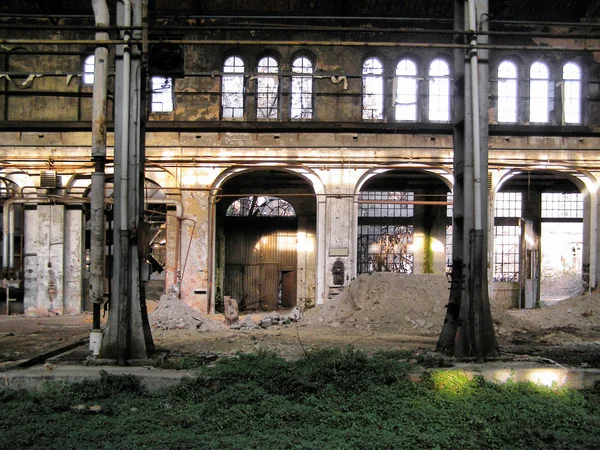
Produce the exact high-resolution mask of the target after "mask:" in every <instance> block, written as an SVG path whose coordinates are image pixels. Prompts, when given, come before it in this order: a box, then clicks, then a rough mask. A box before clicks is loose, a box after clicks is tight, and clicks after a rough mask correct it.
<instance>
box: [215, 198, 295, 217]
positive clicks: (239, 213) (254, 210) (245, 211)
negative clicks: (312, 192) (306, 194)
mask: <svg viewBox="0 0 600 450" xmlns="http://www.w3.org/2000/svg"><path fill="white" fill-rule="evenodd" d="M225 215H226V216H230V217H295V216H296V211H295V210H294V207H293V206H292V205H291V204H290V203H289V202H287V201H286V200H283V199H281V198H279V197H267V196H252V197H243V198H239V199H237V200H235V201H234V202H233V203H232V204H231V205H229V208H227V212H226V214H225Z"/></svg>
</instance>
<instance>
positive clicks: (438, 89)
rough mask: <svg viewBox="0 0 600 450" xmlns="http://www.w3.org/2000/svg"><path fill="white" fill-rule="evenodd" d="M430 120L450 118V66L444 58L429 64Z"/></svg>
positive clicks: (443, 120) (442, 120) (441, 120)
mask: <svg viewBox="0 0 600 450" xmlns="http://www.w3.org/2000/svg"><path fill="white" fill-rule="evenodd" d="M429 120H432V121H440V122H447V121H449V120H450V67H449V66H448V63H447V62H446V61H444V60H443V59H434V60H433V61H432V63H431V65H430V66H429Z"/></svg>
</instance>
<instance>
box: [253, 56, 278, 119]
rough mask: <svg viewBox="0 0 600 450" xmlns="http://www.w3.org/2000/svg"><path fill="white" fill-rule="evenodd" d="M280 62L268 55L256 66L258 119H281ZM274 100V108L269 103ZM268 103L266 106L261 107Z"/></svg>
mask: <svg viewBox="0 0 600 450" xmlns="http://www.w3.org/2000/svg"><path fill="white" fill-rule="evenodd" d="M280 86H281V82H280V74H279V61H277V59H276V58H275V57H274V56H270V55H266V56H263V57H262V58H260V59H259V60H258V63H257V65H256V83H255V90H256V92H255V98H256V119H257V120H278V119H280V118H281V108H280V105H281V101H280V94H281V93H280V90H279V89H280ZM273 100H274V103H275V104H274V106H273V105H272V106H269V102H270V101H273ZM263 101H266V105H261V103H262V102H263Z"/></svg>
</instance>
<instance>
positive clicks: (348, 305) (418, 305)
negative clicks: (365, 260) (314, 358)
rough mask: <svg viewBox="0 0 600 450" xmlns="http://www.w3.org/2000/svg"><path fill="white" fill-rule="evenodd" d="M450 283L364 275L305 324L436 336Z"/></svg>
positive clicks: (416, 277) (430, 277)
mask: <svg viewBox="0 0 600 450" xmlns="http://www.w3.org/2000/svg"><path fill="white" fill-rule="evenodd" d="M449 287H450V283H449V281H448V278H447V277H446V276H445V275H435V274H397V273H390V272H375V273H372V274H362V275H360V276H359V277H358V278H356V279H355V280H354V281H352V282H351V283H350V284H349V285H348V286H346V287H345V288H344V290H343V291H342V292H341V293H340V294H339V295H337V296H335V297H334V298H332V299H331V300H329V301H327V303H325V304H324V305H321V306H318V307H316V308H314V309H312V310H308V311H305V317H304V319H303V322H304V323H307V324H310V325H319V324H324V325H329V326H331V327H352V328H357V329H362V330H367V331H371V330H377V331H390V332H398V333H403V334H413V333H414V334H424V335H435V334H438V333H439V330H440V328H441V326H442V323H443V321H444V316H445V314H446V308H445V305H446V304H447V303H448V297H449Z"/></svg>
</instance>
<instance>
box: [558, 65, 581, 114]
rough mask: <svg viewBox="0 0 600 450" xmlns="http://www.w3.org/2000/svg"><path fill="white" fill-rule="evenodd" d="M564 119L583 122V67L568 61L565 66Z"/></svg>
mask: <svg viewBox="0 0 600 450" xmlns="http://www.w3.org/2000/svg"><path fill="white" fill-rule="evenodd" d="M562 78H563V89H562V100H563V121H564V123H581V68H580V67H579V66H578V65H577V64H575V63H573V62H568V63H566V64H565V65H564V66H563V75H562Z"/></svg>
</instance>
